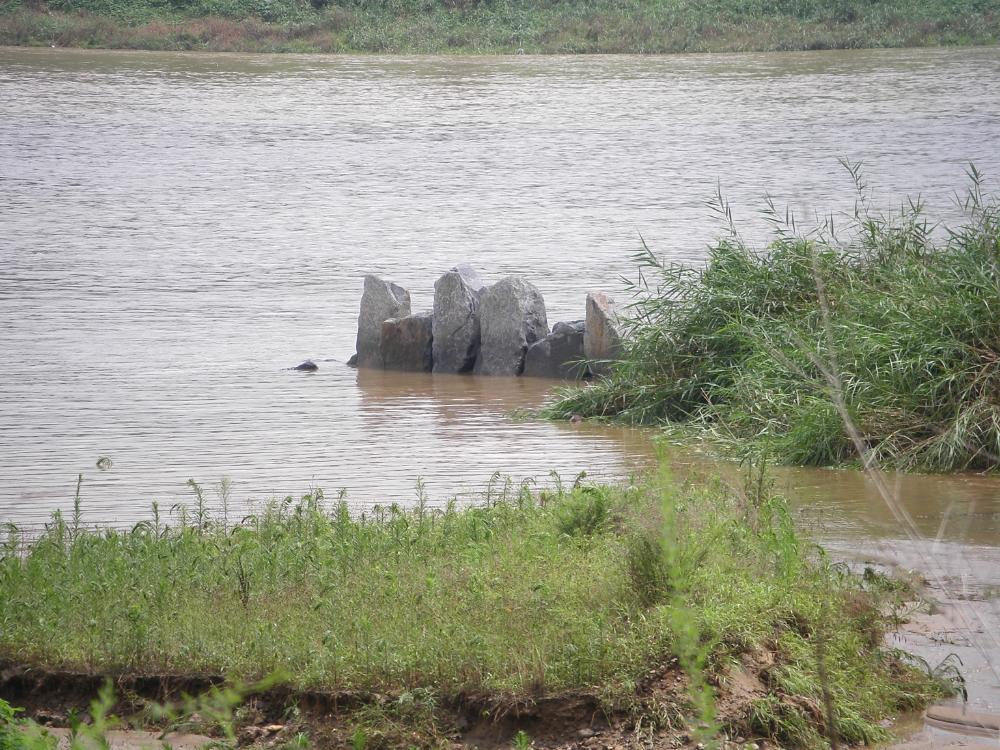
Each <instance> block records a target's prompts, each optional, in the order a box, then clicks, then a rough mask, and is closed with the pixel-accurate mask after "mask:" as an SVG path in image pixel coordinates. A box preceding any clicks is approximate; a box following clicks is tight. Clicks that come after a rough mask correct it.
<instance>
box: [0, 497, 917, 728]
mask: <svg viewBox="0 0 1000 750" xmlns="http://www.w3.org/2000/svg"><path fill="white" fill-rule="evenodd" d="M179 517H180V518H183V519H185V521H184V522H178V520H177V517H176V516H175V518H174V519H173V521H172V522H171V524H169V525H168V524H166V523H165V522H164V519H163V517H162V516H160V515H156V516H155V517H154V518H153V519H152V520H150V521H149V522H148V523H141V524H138V525H137V526H136V527H135V528H134V529H132V530H131V531H128V532H121V531H107V530H106V531H98V530H88V529H86V528H83V527H80V528H76V529H73V528H72V527H70V526H69V525H68V524H66V523H65V522H64V521H62V520H61V519H58V518H57V519H56V520H55V521H54V522H53V523H52V524H51V525H50V527H49V529H48V531H47V533H46V534H45V535H44V536H43V537H42V538H40V539H38V540H36V541H34V542H33V543H31V544H30V546H29V547H28V549H27V550H26V551H25V550H24V549H23V548H22V546H21V545H19V544H18V542H17V539H16V537H12V538H11V540H10V542H9V543H8V545H7V546H6V547H5V548H4V550H3V556H2V559H0V660H3V659H6V660H17V661H18V662H21V663H27V664H30V665H34V666H40V667H63V668H66V667H68V668H73V669H86V670H93V671H96V672H99V673H104V674H109V675H114V674H116V673H192V672H194V673H202V674H203V673H220V674H225V675H227V676H229V677H230V678H232V679H236V680H240V681H244V682H249V681H253V680H256V679H259V678H261V677H263V676H266V675H271V674H275V673H281V674H286V675H290V680H291V681H292V683H293V684H294V685H295V686H298V687H303V688H307V687H308V688H324V689H332V690H343V689H352V690H371V691H376V692H378V693H380V694H385V693H390V694H398V695H400V696H405V695H425V694H426V695H433V696H439V697H440V698H441V699H442V700H447V699H448V698H449V696H455V695H458V694H461V693H463V692H468V691H474V692H477V693H482V692H484V691H485V692H489V693H494V694H498V695H508V696H510V695H514V696H519V695H520V696H524V695H531V696H537V695H540V694H546V693H548V694H551V693H558V692H560V691H570V690H595V691H599V692H600V693H601V694H602V695H606V696H607V695H612V696H620V697H623V698H624V697H627V696H628V695H630V694H631V695H634V694H635V693H636V691H637V689H638V688H637V687H636V686H637V685H639V684H641V679H642V678H643V676H644V675H646V674H648V671H649V669H650V668H655V667H657V666H665V665H666V664H667V663H668V661H669V659H670V657H671V656H672V655H676V656H677V657H678V659H680V663H681V665H682V667H683V668H685V669H687V670H688V671H689V674H690V675H691V684H692V685H695V684H697V685H699V686H700V688H699V689H700V693H699V695H700V696H701V698H700V699H699V701H695V702H694V704H693V705H694V706H695V707H696V708H699V710H701V708H705V710H706V711H707V710H708V708H709V707H710V703H709V702H706V701H709V700H710V698H711V684H713V682H716V681H717V680H718V677H719V676H720V675H723V674H724V673H725V671H726V670H727V669H729V668H730V665H731V664H732V663H734V660H736V659H738V658H739V656H740V655H741V654H744V653H757V652H765V651H766V652H768V653H771V654H772V656H773V659H772V663H773V666H772V667H771V668H769V669H770V670H771V671H770V672H769V673H768V675H763V674H762V678H764V679H766V680H767V684H768V685H769V686H772V685H773V687H769V688H768V692H767V696H766V697H769V698H773V700H774V701H776V704H775V705H776V706H779V707H780V710H781V711H782V712H784V713H783V714H782V715H785V714H788V713H789V712H791V714H790V715H794V716H800V718H801V721H803V722H805V723H806V726H807V727H809V728H810V731H811V732H812V734H811V735H809V737H810V742H811V741H813V740H815V739H816V738H817V737H818V736H819V735H818V734H817V731H818V730H817V719H816V717H815V716H812V715H810V714H809V713H808V711H804V709H802V708H801V706H802V705H805V706H808V705H811V704H810V703H809V702H808V701H810V700H816V696H819V695H820V694H821V691H822V685H821V681H820V674H821V672H820V670H819V666H818V662H817V659H816V655H815V653H816V644H817V640H816V639H817V638H819V637H822V638H823V639H824V644H825V649H826V653H827V654H828V655H829V656H828V658H827V662H828V664H827V673H828V675H829V678H828V682H829V683H830V689H831V690H832V694H833V696H834V699H835V703H836V705H837V707H838V710H840V711H841V713H842V714H843V715H849V716H854V717H858V721H861V722H862V725H863V727H864V728H865V731H866V732H870V733H873V734H879V733H880V730H879V729H878V728H877V722H878V721H879V720H880V719H881V718H883V717H884V716H885V715H887V714H889V713H891V712H892V711H895V710H897V709H898V708H899V707H900V706H901V705H910V704H919V703H921V702H923V701H925V700H927V699H928V698H929V697H930V696H931V695H933V694H935V691H936V690H937V688H936V687H935V685H934V683H933V681H932V680H931V679H929V678H927V677H926V676H921V673H919V672H917V671H916V670H911V669H908V668H905V667H902V666H901V665H900V664H899V662H898V661H897V660H895V659H894V658H893V657H892V656H891V655H889V654H887V653H886V652H884V651H883V650H882V648H881V636H882V633H883V630H884V628H885V627H886V623H887V620H886V618H885V617H883V615H882V614H881V612H882V610H883V608H884V605H885V597H887V596H890V595H894V594H890V593H887V592H886V589H885V588H884V587H882V588H878V589H874V588H871V587H868V586H867V584H866V582H865V580H864V579H863V578H860V577H856V576H852V575H848V574H846V573H844V572H842V571H840V570H839V569H837V568H836V567H835V566H831V565H829V564H828V563H827V562H826V561H825V560H824V559H823V558H822V557H819V558H817V557H816V556H815V555H814V554H813V552H812V551H811V550H812V548H811V547H810V545H807V544H806V543H804V542H803V541H802V540H801V539H799V537H798V536H797V534H796V532H795V530H794V529H793V527H792V525H791V523H790V522H789V517H788V512H787V510H786V508H785V506H784V504H783V502H782V501H781V500H780V499H777V498H771V497H767V496H766V495H760V496H755V497H753V498H748V497H746V496H745V495H744V494H743V493H741V492H736V491H733V490H731V489H729V488H727V487H725V486H723V485H721V484H719V483H713V484H709V485H708V486H705V487H700V488H699V487H694V486H688V487H676V486H674V485H673V484H671V483H670V482H669V481H667V480H665V479H661V478H658V477H653V478H650V479H649V480H648V481H646V482H644V483H641V484H640V485H639V486H638V487H636V486H629V487H613V486H587V485H582V486H577V487H575V488H574V489H572V490H570V491H565V492H562V491H560V492H552V493H540V494H538V495H531V494H530V493H527V492H526V491H522V492H520V493H518V494H517V495H516V496H515V495H514V494H513V493H511V492H504V493H503V494H502V495H501V496H500V497H499V499H496V500H495V501H492V502H491V503H490V504H489V506H488V507H470V508H457V507H455V506H454V505H451V506H448V507H445V508H443V509H436V510H430V509H428V508H427V507H426V504H425V503H421V505H420V506H419V507H417V508H415V509H410V510H404V509H401V508H399V507H396V506H392V507H389V508H384V509H377V510H374V511H372V512H370V513H366V514H363V515H352V514H351V513H349V512H348V508H347V507H346V506H345V505H344V504H343V502H338V503H335V504H333V505H332V506H329V507H328V506H327V505H326V504H325V503H324V502H323V498H322V495H321V494H320V493H314V494H310V495H307V496H305V497H304V498H302V500H301V501H298V502H292V501H291V499H288V500H286V501H283V502H276V503H272V504H271V505H269V506H268V507H267V508H266V509H264V510H263V511H262V512H261V513H259V514H257V515H255V516H252V517H249V518H247V519H245V520H244V521H243V522H242V523H240V524H237V525H235V526H228V525H227V524H226V523H225V522H224V521H222V519H220V518H215V517H211V516H210V515H208V514H207V513H201V514H189V513H182V514H180V516H179ZM636 550H638V552H636ZM869 589H871V590H870V591H869ZM769 675H770V676H769ZM428 691H429V692H428ZM793 696H804V697H803V699H802V700H804V701H806V702H805V703H802V702H801V701H800V703H796V702H795V700H793ZM807 699H808V700H807ZM400 700H403V698H400ZM404 702H405V701H404ZM762 711H763V709H760V711H758V713H760V712H762ZM803 711H804V712H803ZM796 712H798V713H796ZM394 716H395V714H394ZM396 718H397V719H399V720H400V721H403V719H402V718H399V717H396ZM404 718H405V717H404ZM425 718H426V717H425ZM730 719H732V717H730ZM749 719H750V717H749V714H747V716H745V717H742V718H741V717H736V719H735V720H737V721H749ZM394 720H395V719H394ZM761 722H762V723H760V726H761V727H763V729H761V731H765V733H768V734H773V735H775V736H781V731H780V729H777V728H775V727H770V726H769V725H767V726H765V723H763V720H761Z"/></svg>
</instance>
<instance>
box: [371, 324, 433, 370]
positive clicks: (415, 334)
mask: <svg viewBox="0 0 1000 750" xmlns="http://www.w3.org/2000/svg"><path fill="white" fill-rule="evenodd" d="M431 318H432V316H431V314H430V313H418V314H416V315H407V316H406V317H405V318H389V320H387V321H385V322H384V323H382V340H381V342H380V343H379V346H380V351H381V355H382V367H384V368H385V369H386V370H404V371H407V372H430V371H431V363H432V356H431V343H432V340H433V335H432V322H431Z"/></svg>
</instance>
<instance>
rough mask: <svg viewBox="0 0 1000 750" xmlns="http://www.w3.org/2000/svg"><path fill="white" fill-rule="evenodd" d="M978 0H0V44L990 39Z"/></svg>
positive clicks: (997, 24) (338, 48)
mask: <svg viewBox="0 0 1000 750" xmlns="http://www.w3.org/2000/svg"><path fill="white" fill-rule="evenodd" d="M998 40H1000V12H998V11H997V8H996V5H995V4H994V3H992V2H989V0H933V1H932V2H920V1H919V0H777V2H759V1H752V2H746V1H744V0H719V1H718V2H714V3H704V2H700V1H699V0H572V1H570V2H565V1H563V2H556V1H555V0H376V1H374V2H361V1H360V0H332V1H331V0H2V1H0V44H6V45H44V46H49V45H55V46H60V47H62V46H68V47H110V48H128V49H162V50H213V51H240V52H289V51H291V52H360V53H369V52H374V53H440V52H454V53H492V54H512V53H514V52H516V51H518V50H523V51H524V52H526V53H529V54H531V53H619V52H622V53H643V52H645V53H666V52H723V51H749V50H762V51H772V50H803V49H855V48H867V47H903V46H926V45H949V44H995V43H997V41H998Z"/></svg>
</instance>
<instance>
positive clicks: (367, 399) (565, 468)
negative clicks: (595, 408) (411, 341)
mask: <svg viewBox="0 0 1000 750" xmlns="http://www.w3.org/2000/svg"><path fill="white" fill-rule="evenodd" d="M357 384H358V390H359V393H360V395H361V399H360V404H359V409H360V413H361V415H362V422H363V425H364V430H365V432H366V434H367V435H368V436H369V437H370V439H372V440H373V441H378V442H379V443H380V445H381V447H380V450H379V454H378V455H372V457H371V458H372V461H374V462H383V461H384V464H385V466H384V471H386V472H389V473H395V472H409V474H410V476H411V477H412V478H413V479H414V480H415V479H416V478H417V477H424V478H427V479H428V480H429V481H430V483H429V486H428V489H429V491H430V492H431V494H432V495H434V492H433V489H434V485H435V482H434V478H435V477H437V476H445V477H450V478H451V479H455V478H462V480H463V481H462V482H461V484H462V485H463V489H464V490H465V492H467V493H475V492H479V491H481V490H482V489H484V487H485V484H486V482H487V480H488V479H489V477H490V476H491V475H492V474H493V473H494V472H497V471H499V472H501V473H502V474H505V475H510V476H511V477H512V479H514V480H515V481H519V480H521V479H524V478H528V477H531V478H534V479H536V480H537V481H538V482H545V481H548V478H549V473H550V472H551V471H556V472H558V473H559V474H560V476H562V477H563V478H564V479H566V478H571V477H575V476H576V475H577V474H578V473H579V472H581V471H587V472H588V474H590V475H592V476H594V477H605V478H611V477H621V476H625V475H627V474H628V473H629V472H631V471H633V470H635V469H637V468H639V467H642V466H648V465H649V464H650V463H651V462H652V461H653V460H654V449H653V446H652V444H651V442H650V441H649V436H650V435H651V434H652V433H651V432H650V431H649V430H635V429H628V428H621V427H607V426H603V425H586V424H575V425H574V424H569V423H568V422H560V423H554V422H545V421H538V420H522V419H518V418H516V417H515V418H511V415H512V413H515V412H516V411H517V410H530V409H535V408H537V407H538V406H539V405H541V404H542V403H543V401H544V400H545V398H546V397H547V395H548V394H549V392H550V389H551V388H552V383H551V381H548V380H539V379H534V378H491V377H477V376H474V375H453V374H444V373H440V374H433V375H430V374H422V373H397V372H384V371H379V370H365V369H361V370H358V372H357ZM417 436H419V440H418V439H417ZM383 452H385V453H388V454H389V457H388V458H387V459H383V458H382V455H381V454H382V453H383ZM434 499H435V500H440V499H441V498H439V497H435V498H434Z"/></svg>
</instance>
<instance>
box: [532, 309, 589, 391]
mask: <svg viewBox="0 0 1000 750" xmlns="http://www.w3.org/2000/svg"><path fill="white" fill-rule="evenodd" d="M584 329H585V325H584V322H583V321H582V320H574V321H572V322H570V323H556V324H555V325H554V326H553V327H552V333H550V334H549V335H548V336H546V337H545V338H543V339H542V340H541V341H536V342H535V343H534V344H532V345H531V346H529V347H528V351H527V353H525V355H524V375H527V376H530V377H536V378H566V379H568V380H578V379H580V378H583V377H586V376H587V374H588V369H587V364H586V362H583V361H582V360H583V358H584V356H583V338H584Z"/></svg>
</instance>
